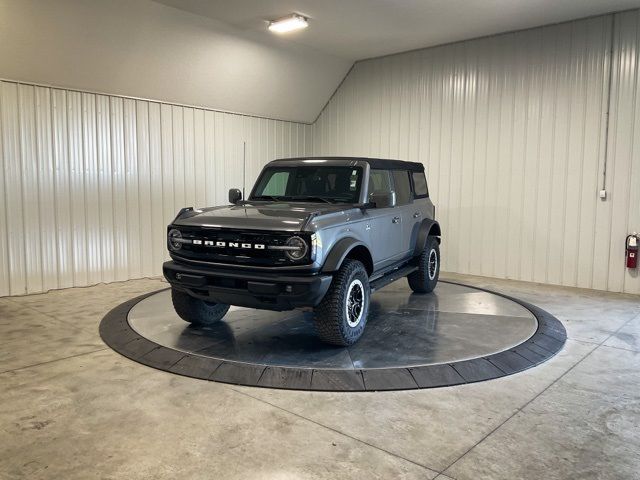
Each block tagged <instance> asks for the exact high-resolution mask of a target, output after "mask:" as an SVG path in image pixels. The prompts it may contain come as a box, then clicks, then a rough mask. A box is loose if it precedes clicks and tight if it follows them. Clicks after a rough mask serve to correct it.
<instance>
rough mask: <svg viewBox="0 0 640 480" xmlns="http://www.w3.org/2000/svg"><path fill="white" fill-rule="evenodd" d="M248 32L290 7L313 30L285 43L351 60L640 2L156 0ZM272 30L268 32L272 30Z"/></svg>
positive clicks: (290, 37) (259, 28) (262, 27)
mask: <svg viewBox="0 0 640 480" xmlns="http://www.w3.org/2000/svg"><path fill="white" fill-rule="evenodd" d="M156 1H159V2H160V3H163V4H165V5H170V6H173V7H175V8H179V9H182V10H186V11H188V12H191V13H195V14H198V15H202V16H206V17H210V18H213V19H216V20H218V21H220V22H224V23H226V24H228V25H230V26H233V27H235V28H236V29H238V30H241V31H244V32H245V33H260V32H264V33H265V34H266V21H267V20H269V19H276V18H279V17H282V16H284V15H287V14H289V13H292V12H296V13H300V14H302V15H305V16H307V17H308V18H309V28H307V29H306V30H303V31H300V32H296V33H291V34H288V35H287V37H286V38H287V41H289V42H295V43H297V44H301V45H304V46H306V47H311V48H314V49H317V50H320V51H322V52H324V53H327V54H330V55H334V56H337V57H342V58H345V59H348V60H360V59H364V58H370V57H377V56H381V55H387V54H391V53H398V52H403V51H407V50H412V49H416V48H421V47H429V46H433V45H441V44H444V43H449V42H455V41H459V40H466V39H470V38H477V37H481V36H486V35H491V34H495V33H501V32H508V31H512V30H520V29H524V28H529V27H535V26H540V25H546V24H550V23H557V22H562V21H566V20H573V19H577V18H583V17H587V16H591V15H598V14H602V13H609V12H614V11H620V10H627V9H631V8H638V7H640V0H321V1H320V0H233V1H230V0H156ZM269 35H271V34H269Z"/></svg>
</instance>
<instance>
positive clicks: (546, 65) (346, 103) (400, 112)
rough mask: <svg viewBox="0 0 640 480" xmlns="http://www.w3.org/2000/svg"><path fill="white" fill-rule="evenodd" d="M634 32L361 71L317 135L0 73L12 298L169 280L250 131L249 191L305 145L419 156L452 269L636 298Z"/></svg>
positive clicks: (540, 37)
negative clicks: (184, 222) (173, 239)
mask: <svg viewBox="0 0 640 480" xmlns="http://www.w3.org/2000/svg"><path fill="white" fill-rule="evenodd" d="M639 32H640V14H639V12H638V11H633V12H624V13H620V14H616V15H613V16H612V15H607V16H602V17H596V18H591V19H587V20H580V21H576V22H571V23H566V24H561V25H555V26H549V27H542V28H538V29H532V30H528V31H523V32H516V33H512V34H506V35H499V36H495V37H490V38H484V39H479V40H473V41H468V42H462V43H458V44H452V45H446V46H442V47H436V48H429V49H424V50H420V51H415V52H409V53H405V54H399V55H394V56H390V57H385V58H381V59H373V60H368V61H363V62H358V63H357V64H356V65H355V68H354V69H353V70H352V72H351V74H350V75H349V76H348V77H347V79H346V80H345V82H344V84H343V85H342V86H341V87H340V88H339V89H338V91H337V92H336V95H335V96H334V98H333V99H332V100H331V102H330V103H329V105H328V106H327V108H326V109H325V110H324V111H323V113H322V115H321V116H320V118H319V120H318V121H317V123H316V124H315V125H314V126H309V125H303V124H296V123H289V122H282V121H274V120H268V119H261V118H254V117H249V116H242V115H234V114H227V113H221V112H214V111H209V110H202V109H197V108H189V107H182V106H176V105H171V104H165V103H158V102H152V101H145V100H135V99H130V98H124V97H118V96H106V95H97V94H92V93H82V92H77V91H71V90H63V89H56V88H48V87H40V86H35V85H29V84H18V83H15V82H10V81H5V82H0V163H2V168H0V187H2V189H3V192H2V195H0V235H1V236H0V296H1V295H9V294H12V295H15V294H22V293H34V292H40V291H46V290H49V289H54V288H64V287H69V286H82V285H90V284H94V283H98V282H108V281H112V280H124V279H128V278H136V277H142V276H148V275H156V274H159V273H160V266H161V263H162V261H163V259H164V258H165V245H164V235H165V226H166V224H167V223H168V222H169V221H170V220H171V218H172V217H173V215H174V214H175V212H176V211H177V210H178V209H179V208H180V207H182V206H186V205H196V206H198V205H211V204H215V203H220V202H224V201H225V199H226V191H227V189H228V188H229V187H231V186H239V185H241V183H242V149H243V141H246V145H247V159H248V163H247V181H246V183H247V185H246V187H250V185H251V183H252V181H253V179H254V178H255V176H256V175H257V172H258V169H259V168H260V167H261V165H263V164H264V163H265V162H266V161H268V160H270V159H272V158H276V157H280V156H288V155H298V154H305V153H309V152H311V150H312V148H313V150H314V152H315V153H317V154H327V155H328V154H346V155H370V156H384V157H398V158H405V159H409V160H414V161H422V162H424V163H425V165H426V166H427V170H428V174H429V178H430V187H431V192H432V196H433V197H434V200H435V201H436V203H437V205H438V217H439V219H440V220H441V222H442V224H443V229H444V235H445V242H444V245H443V254H444V259H443V268H444V269H446V270H448V271H455V272H461V273H471V274H478V275H486V276H493V277H502V278H514V279H520V280H528V281H536V282H543V283H552V284H562V285H570V286H579V287H587V288H596V289H602V290H611V291H625V292H631V293H640V278H639V277H638V276H637V275H634V274H631V273H629V272H628V271H627V270H626V269H625V268H624V264H623V261H624V245H623V242H624V237H625V235H626V233H627V232H630V231H633V230H640V164H639V163H640V156H639V154H638V152H640V94H639V93H640V75H639V72H638V68H639V61H640V60H639V58H638V56H639V52H640V46H639V44H640V38H639V37H640V33H639ZM612 41H613V43H612ZM612 47H613V48H612ZM611 50H612V51H613V55H612V56H611V57H610V55H609V53H610V51H611ZM611 58H612V64H611V65H612V69H611V98H610V100H609V98H608V95H607V92H608V87H609V68H608V67H609V62H610V60H611ZM608 105H610V106H611V114H610V122H609V129H608V132H607V128H606V112H607V108H608ZM607 135H608V137H607ZM605 150H606V151H607V154H608V164H607V169H606V170H607V171H606V188H607V191H608V195H609V196H608V199H607V200H606V201H601V200H599V199H598V198H597V191H598V190H599V188H600V185H601V183H602V181H603V169H604V157H605Z"/></svg>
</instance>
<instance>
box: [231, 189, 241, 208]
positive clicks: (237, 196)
mask: <svg viewBox="0 0 640 480" xmlns="http://www.w3.org/2000/svg"><path fill="white" fill-rule="evenodd" d="M240 200H242V192H241V191H240V190H238V189H237V188H230V189H229V203H231V204H233V205H235V204H236V203H238V202H239V201H240Z"/></svg>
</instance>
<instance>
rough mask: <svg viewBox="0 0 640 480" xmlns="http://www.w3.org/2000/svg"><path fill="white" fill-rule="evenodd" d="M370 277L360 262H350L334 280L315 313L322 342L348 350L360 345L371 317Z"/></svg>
mask: <svg viewBox="0 0 640 480" xmlns="http://www.w3.org/2000/svg"><path fill="white" fill-rule="evenodd" d="M370 296H371V289H370V288H369V275H368V274H367V270H366V269H365V268H364V265H363V264H362V263H361V262H359V261H358V260H351V259H347V260H345V261H344V263H343V264H342V266H341V267H340V270H338V273H336V275H335V276H334V277H333V280H332V281H331V286H330V287H329V291H328V292H327V293H326V295H325V296H324V298H323V299H322V301H321V302H320V304H319V305H318V306H317V307H316V308H315V309H314V311H315V319H314V320H315V324H316V330H317V332H318V336H319V337H320V339H321V340H322V341H323V342H326V343H330V344H331V345H337V346H340V347H346V346H349V345H353V344H354V343H356V342H357V341H358V339H359V338H360V337H361V336H362V334H363V332H364V328H365V326H366V324H367V315H368V314H369V297H370Z"/></svg>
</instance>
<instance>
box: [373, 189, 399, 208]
mask: <svg viewBox="0 0 640 480" xmlns="http://www.w3.org/2000/svg"><path fill="white" fill-rule="evenodd" d="M369 202H370V203H372V204H373V205H374V206H375V208H390V207H395V206H396V192H372V193H371V194H370V195H369Z"/></svg>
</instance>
